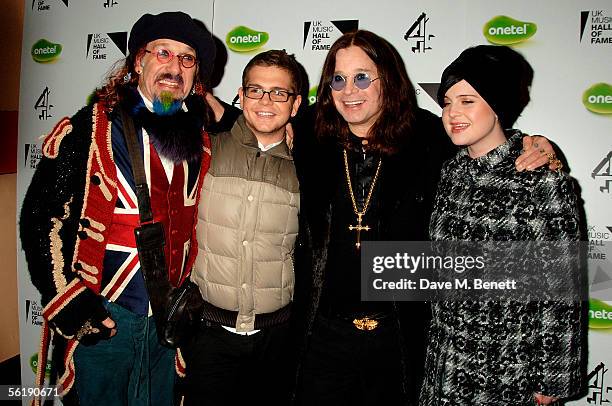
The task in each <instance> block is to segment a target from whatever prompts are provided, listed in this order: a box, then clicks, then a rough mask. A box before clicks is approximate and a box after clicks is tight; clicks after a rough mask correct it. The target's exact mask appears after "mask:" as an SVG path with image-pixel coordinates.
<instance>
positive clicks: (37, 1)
mask: <svg viewBox="0 0 612 406" xmlns="http://www.w3.org/2000/svg"><path fill="white" fill-rule="evenodd" d="M58 1H59V2H61V3H62V4H64V5H65V6H66V7H68V0H32V10H34V9H36V10H38V11H49V10H50V9H51V3H57V2H58Z"/></svg>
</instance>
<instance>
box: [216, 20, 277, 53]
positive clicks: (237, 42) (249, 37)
mask: <svg viewBox="0 0 612 406" xmlns="http://www.w3.org/2000/svg"><path fill="white" fill-rule="evenodd" d="M268 39H270V35H268V33H267V32H263V31H255V30H252V29H250V28H249V27H245V26H244V25H240V26H238V27H236V28H234V29H233V30H231V31H230V32H228V33H227V36H226V37H225V43H226V44H227V47H228V48H229V49H231V50H232V51H235V52H249V51H254V50H256V49H258V48H261V47H262V46H263V45H264V44H265V43H266V42H268Z"/></svg>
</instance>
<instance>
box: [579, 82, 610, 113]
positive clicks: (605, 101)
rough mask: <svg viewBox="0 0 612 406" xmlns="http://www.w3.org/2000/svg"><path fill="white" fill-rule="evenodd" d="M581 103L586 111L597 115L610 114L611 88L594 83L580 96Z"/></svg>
mask: <svg viewBox="0 0 612 406" xmlns="http://www.w3.org/2000/svg"><path fill="white" fill-rule="evenodd" d="M582 103H583V104H584V106H585V107H586V108H587V110H589V111H591V112H593V113H597V114H612V86H611V85H610V84H608V83H596V84H594V85H593V86H591V87H589V88H588V89H587V90H585V91H584V93H583V94H582Z"/></svg>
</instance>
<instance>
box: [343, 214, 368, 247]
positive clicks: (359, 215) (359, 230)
mask: <svg viewBox="0 0 612 406" xmlns="http://www.w3.org/2000/svg"><path fill="white" fill-rule="evenodd" d="M361 217H363V214H362V213H357V225H356V226H349V228H348V229H349V230H351V231H355V232H357V242H356V243H355V247H357V249H360V248H361V230H363V231H370V226H367V225H365V226H362V225H361Z"/></svg>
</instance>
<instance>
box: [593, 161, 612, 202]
mask: <svg viewBox="0 0 612 406" xmlns="http://www.w3.org/2000/svg"><path fill="white" fill-rule="evenodd" d="M591 178H593V179H595V180H598V181H600V182H601V183H602V185H601V186H600V187H599V191H600V192H601V193H610V187H611V186H612V151H610V152H608V155H606V156H605V157H604V158H603V159H602V160H601V162H599V163H598V164H597V166H596V167H595V169H593V172H592V173H591Z"/></svg>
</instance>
